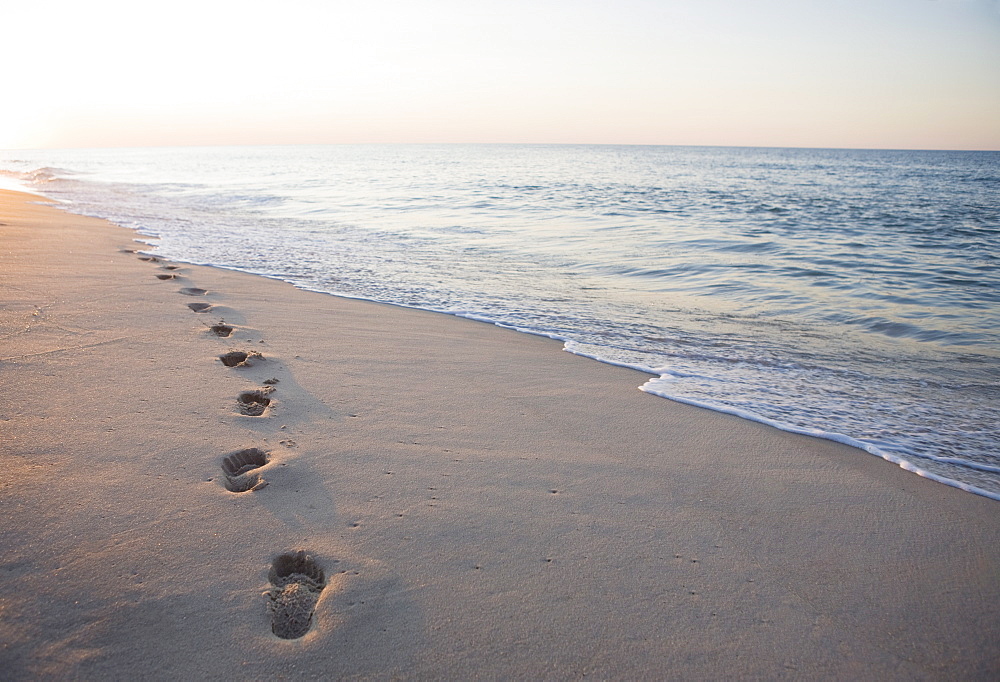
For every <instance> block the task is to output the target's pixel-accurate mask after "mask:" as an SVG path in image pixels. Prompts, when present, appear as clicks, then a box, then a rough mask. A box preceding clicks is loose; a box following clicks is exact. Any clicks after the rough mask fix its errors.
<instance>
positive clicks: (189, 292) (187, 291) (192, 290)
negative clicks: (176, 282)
mask: <svg viewBox="0 0 1000 682" xmlns="http://www.w3.org/2000/svg"><path fill="white" fill-rule="evenodd" d="M178 293H181V294H184V295H185V296H204V295H205V294H207V293H208V290H206V289H199V288H198V287H184V288H183V289H181V290H180V292H178Z"/></svg>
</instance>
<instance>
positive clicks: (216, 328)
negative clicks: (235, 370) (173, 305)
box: [190, 303, 233, 362]
mask: <svg viewBox="0 0 1000 682" xmlns="http://www.w3.org/2000/svg"><path fill="white" fill-rule="evenodd" d="M190 305H199V304H198V303H191V304H190ZM208 329H209V331H211V332H212V333H213V334H215V335H216V336H219V337H222V338H223V339H225V338H227V337H228V336H229V335H230V334H232V333H233V328H232V327H230V326H229V325H228V324H226V321H225V320H219V323H218V324H213V325H211V326H210V327H209V328H208ZM223 362H225V360H223Z"/></svg>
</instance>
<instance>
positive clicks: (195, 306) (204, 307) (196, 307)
mask: <svg viewBox="0 0 1000 682" xmlns="http://www.w3.org/2000/svg"><path fill="white" fill-rule="evenodd" d="M211 307H212V304H211V303H188V308H190V309H191V310H193V311H195V312H196V313H207V312H208V311H209V309H210V308H211Z"/></svg>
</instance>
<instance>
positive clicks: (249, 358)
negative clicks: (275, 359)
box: [219, 350, 264, 367]
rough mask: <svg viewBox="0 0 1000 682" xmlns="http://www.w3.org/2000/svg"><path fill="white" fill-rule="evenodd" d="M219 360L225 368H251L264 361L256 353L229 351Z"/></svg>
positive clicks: (261, 356) (262, 357)
mask: <svg viewBox="0 0 1000 682" xmlns="http://www.w3.org/2000/svg"><path fill="white" fill-rule="evenodd" d="M219 360H221V361H222V364H223V365H225V366H226V367H253V366H254V365H255V364H256V363H258V362H263V361H264V356H263V355H261V354H260V353H258V352H256V351H250V352H246V351H242V350H231V351H229V352H228V353H225V354H224V355H220V356H219Z"/></svg>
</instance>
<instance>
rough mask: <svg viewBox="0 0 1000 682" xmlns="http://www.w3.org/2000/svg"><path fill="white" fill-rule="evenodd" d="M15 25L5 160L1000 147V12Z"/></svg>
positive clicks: (306, 13)
mask: <svg viewBox="0 0 1000 682" xmlns="http://www.w3.org/2000/svg"><path fill="white" fill-rule="evenodd" d="M5 15H6V16H5V24H6V25H7V26H8V36H7V37H6V39H5V42H6V45H5V47H6V48H7V56H8V59H9V60H16V68H12V69H10V71H9V72H8V73H6V74H5V81H6V82H5V84H4V86H3V92H4V100H5V101H4V105H3V107H2V109H0V149H14V148H37V147H100V146H158V145H211V144H302V143H353V142H540V143H624V144H705V145H734V146H737V145H738V146H799V147H869V148H922V149H934V148H938V149H1000V124H998V123H997V121H1000V78H997V76H996V73H997V72H996V65H997V64H1000V11H998V10H997V3H996V2H995V0H869V1H868V2H862V1H861V0H846V1H845V2H841V3H823V4H821V3H802V2H792V1H791V0H762V1H761V2H758V3H740V2H736V1H735V0H704V1H703V2H700V3H697V4H695V3H685V2H679V1H678V2H671V1H669V0H656V1H654V0H621V2H618V3H605V2H598V1H597V0H578V1H576V2H568V1H566V0H534V1H532V2H529V1H528V0H506V1H504V2H496V1H492V0H491V1H488V2H482V3H468V2H459V1H458V0H434V1H430V0H424V1H421V0H413V1H412V2H403V1H402V0H373V1H372V2H370V3H366V4H364V5H362V4H360V3H349V4H348V3H323V4H321V3H314V2H305V1H302V0H290V1H289V2H286V3H283V4H281V5H280V6H277V5H274V4H273V3H267V4H265V3H262V2H243V3H235V2H210V1H209V2H199V3H195V2H192V1H191V0H179V1H178V2H175V3H171V4H170V5H162V6H156V5H152V6H151V5H136V4H134V3H125V2H122V1H121V0H95V1H94V2H92V3H69V2H66V1H65V0H57V1H56V2H51V3H46V4H38V3H20V4H19V5H17V6H15V7H13V8H10V9H5Z"/></svg>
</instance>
